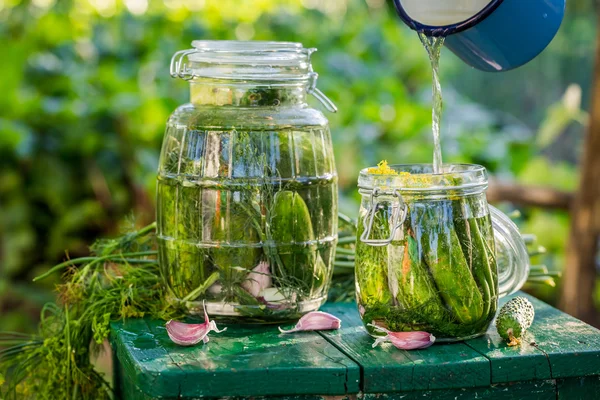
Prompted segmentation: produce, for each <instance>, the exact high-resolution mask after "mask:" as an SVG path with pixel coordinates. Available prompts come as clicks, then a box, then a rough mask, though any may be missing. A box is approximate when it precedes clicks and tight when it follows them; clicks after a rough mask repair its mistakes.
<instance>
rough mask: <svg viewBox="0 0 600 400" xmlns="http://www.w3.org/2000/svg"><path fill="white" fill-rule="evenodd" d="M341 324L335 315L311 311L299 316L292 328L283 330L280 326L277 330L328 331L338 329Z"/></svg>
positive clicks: (289, 331)
mask: <svg viewBox="0 0 600 400" xmlns="http://www.w3.org/2000/svg"><path fill="white" fill-rule="evenodd" d="M341 326H342V321H341V320H340V319H339V318H337V317H336V316H334V315H331V314H328V313H326V312H323V311H313V312H309V313H308V314H306V315H305V316H303V317H302V318H300V320H299V321H298V323H297V324H296V326H295V327H294V328H293V329H290V330H287V331H285V330H283V329H281V327H280V328H279V331H280V332H281V333H292V332H300V331H328V330H334V329H340V327H341Z"/></svg>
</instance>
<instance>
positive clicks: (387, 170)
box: [367, 160, 398, 175]
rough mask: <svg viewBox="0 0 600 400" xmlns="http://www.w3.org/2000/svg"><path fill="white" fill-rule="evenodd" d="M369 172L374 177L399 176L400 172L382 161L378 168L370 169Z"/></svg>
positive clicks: (385, 161)
mask: <svg viewBox="0 0 600 400" xmlns="http://www.w3.org/2000/svg"><path fill="white" fill-rule="evenodd" d="M367 171H368V172H369V173H370V174H374V175H398V172H397V171H395V170H394V169H392V168H391V167H390V166H389V165H388V162H387V160H383V161H381V162H380V163H379V164H377V167H374V168H369V169H368V170H367Z"/></svg>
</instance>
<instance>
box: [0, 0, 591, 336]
mask: <svg viewBox="0 0 600 400" xmlns="http://www.w3.org/2000/svg"><path fill="white" fill-rule="evenodd" d="M592 3H593V2H592V1H591V0H590V1H585V0H571V1H570V4H569V7H570V9H569V17H568V19H567V21H566V22H565V24H564V26H563V28H562V29H561V32H560V33H559V35H558V37H557V38H556V40H555V41H554V42H553V44H552V45H551V46H550V47H549V48H548V50H547V51H546V52H545V53H544V54H543V55H542V56H541V57H539V58H538V59H536V60H535V61H534V62H532V63H531V64H529V65H528V66H526V67H524V68H521V69H519V70H517V71H514V72H509V73H505V74H497V75H493V74H484V73H481V72H478V71H475V70H472V69H470V68H468V67H466V66H464V65H462V64H461V63H460V62H459V61H458V60H457V59H456V58H454V57H453V56H452V55H451V54H450V53H445V54H444V56H443V60H442V70H443V85H444V88H445V92H446V114H445V125H444V132H443V142H444V150H445V161H461V162H477V163H482V164H484V165H486V166H487V167H488V168H489V169H490V170H491V171H493V172H494V173H496V174H497V175H498V176H500V177H503V178H507V179H516V180H520V181H522V182H524V183H532V184H541V185H550V186H554V187H557V188H560V189H574V188H575V187H576V185H577V169H576V164H577V161H578V159H579V148H580V146H579V144H580V139H581V137H582V132H583V129H582V127H583V124H585V120H586V117H587V116H586V113H585V111H582V109H583V110H584V109H585V108H586V107H587V103H588V101H587V98H588V95H589V93H588V90H587V88H588V87H589V84H590V75H591V66H592V54H593V48H594V35H595V29H596V27H595V20H594V18H593V16H592V15H593V8H592ZM193 39H255V40H286V41H300V42H303V43H304V44H305V45H306V46H310V47H317V48H318V49H319V52H318V53H316V55H315V56H314V66H315V69H316V71H318V72H319V73H320V76H321V79H320V81H319V87H320V88H321V89H322V90H323V91H324V92H325V93H327V94H328V95H329V97H331V99H332V100H333V101H334V102H335V103H336V104H337V106H338V107H339V109H340V111H339V113H338V114H335V115H329V117H330V121H331V126H332V131H333V136H334V144H335V151H336V155H337V160H338V171H339V174H340V184H341V188H342V190H343V196H342V200H341V208H342V210H343V211H345V212H347V213H349V214H351V215H352V214H354V213H356V192H355V190H354V185H355V180H356V176H357V173H358V171H359V170H360V169H361V168H362V167H364V166H366V165H370V164H374V163H376V162H377V161H379V160H380V159H388V160H389V161H390V162H404V163H408V162H427V161H428V160H430V159H431V153H432V144H431V138H430V134H429V124H430V118H431V115H430V113H431V111H430V108H429V98H428V96H429V92H428V91H429V85H430V69H429V67H428V60H427V57H426V54H425V51H424V50H423V48H422V47H421V45H420V43H419V41H418V39H417V37H416V34H414V33H413V32H411V31H409V30H408V29H407V28H405V27H403V26H401V24H400V22H399V20H398V18H397V17H396V16H395V14H394V13H393V11H392V10H391V9H390V7H389V4H388V2H386V1H385V0H328V1H318V0H253V1H250V0H168V1H167V0H165V1H164V2H163V1H151V0H125V1H121V0H31V1H29V0H0V49H1V52H0V54H1V56H2V60H1V61H0V313H1V314H0V325H1V326H2V327H3V329H5V330H30V329H32V328H33V321H35V320H36V319H37V315H38V311H37V310H38V309H39V307H40V305H41V304H42V303H43V302H44V301H46V300H47V299H49V298H51V297H52V296H53V294H52V288H53V284H54V283H52V282H49V283H48V284H47V286H46V287H40V286H39V285H37V284H36V285H35V286H34V285H32V284H31V278H32V277H33V276H35V275H37V274H39V273H40V272H42V271H44V270H45V269H47V268H48V267H49V266H51V265H52V264H54V263H56V262H58V261H60V260H62V259H63V258H64V257H65V251H67V252H68V254H69V256H72V257H75V256H79V255H82V254H85V253H87V251H88V249H87V245H88V244H89V243H91V242H92V241H93V239H94V238H96V237H97V236H99V235H106V234H114V233H116V232H117V231H118V230H119V228H120V227H121V226H122V225H123V224H128V223H129V224H130V223H131V222H127V221H130V220H131V215H132V211H131V210H133V215H135V219H136V221H137V223H138V224H141V223H144V222H147V221H148V220H151V219H152V218H153V213H154V210H153V202H154V188H155V169H156V166H157V160H158V151H159V148H160V143H161V140H162V134H163V129H164V124H165V121H166V119H167V117H168V115H169V114H170V112H171V111H172V110H173V109H174V108H175V107H176V106H177V105H178V104H181V103H184V102H186V101H187V96H188V94H187V85H186V84H185V83H184V82H182V81H175V80H172V79H171V78H170V77H169V73H168V65H169V60H170V58H171V55H172V54H173V53H174V52H175V51H177V50H180V49H184V48H188V47H190V42H191V41H192V40H193ZM570 84H576V85H578V86H573V87H572V90H571V91H570V92H569V93H570V94H569V95H567V96H566V97H565V100H564V101H563V100H561V99H562V96H563V93H564V92H565V90H566V89H567V87H568V86H569V85H570ZM578 88H583V91H582V93H579V92H578ZM581 99H583V100H582V103H581ZM316 104H317V102H316V101H315V105H316ZM538 131H539V132H540V133H539V134H538V133H537V132H538ZM523 215H524V217H523V221H522V222H523V229H524V230H526V231H528V232H532V233H538V234H539V236H540V241H541V244H543V245H545V246H546V247H548V249H549V250H550V251H551V255H550V256H548V259H547V260H545V261H546V262H547V263H548V264H549V265H550V266H551V267H552V268H561V267H562V255H563V252H564V246H565V238H566V233H567V229H568V216H567V215H566V214H563V213H556V212H555V213H549V212H545V211H543V210H523ZM534 289H535V288H534ZM540 294H541V295H544V296H546V297H548V298H550V299H552V298H553V293H540Z"/></svg>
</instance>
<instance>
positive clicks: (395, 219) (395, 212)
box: [360, 188, 408, 246]
mask: <svg viewBox="0 0 600 400" xmlns="http://www.w3.org/2000/svg"><path fill="white" fill-rule="evenodd" d="M379 196H380V189H379V188H375V189H373V192H372V193H371V201H370V203H371V208H370V209H369V211H368V213H367V218H365V219H364V220H363V227H364V231H363V233H362V235H360V241H361V242H363V243H365V244H368V245H371V246H387V245H388V244H390V243H392V240H394V236H395V235H396V231H397V230H398V229H400V227H401V226H402V224H404V221H405V220H406V215H407V214H408V207H407V206H406V203H404V200H403V199H402V195H401V194H400V190H398V189H394V191H393V192H392V196H393V197H396V198H397V199H398V203H397V204H396V203H393V204H392V229H391V232H390V237H389V238H387V239H369V236H370V235H371V231H372V229H373V221H374V220H375V214H376V213H377V211H378V210H379V209H381V207H382V204H381V203H380V202H379V201H378V200H377V197H379Z"/></svg>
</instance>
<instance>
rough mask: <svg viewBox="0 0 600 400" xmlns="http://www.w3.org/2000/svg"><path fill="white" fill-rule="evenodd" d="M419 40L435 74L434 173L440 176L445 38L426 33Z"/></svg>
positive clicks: (420, 35) (433, 89)
mask: <svg viewBox="0 0 600 400" xmlns="http://www.w3.org/2000/svg"><path fill="white" fill-rule="evenodd" d="M419 38H420V39H421V42H422V43H423V46H424V47H425V50H427V54H428V55H429V60H430V62H431V70H432V74H433V86H432V95H433V111H432V123H431V128H432V132H433V173H435V174H439V173H441V172H442V165H443V162H442V144H441V139H440V129H441V121H442V110H443V98H442V86H441V83H440V75H439V67H440V54H441V51H442V47H443V46H444V40H445V38H444V37H430V36H426V35H425V34H424V33H419Z"/></svg>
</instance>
